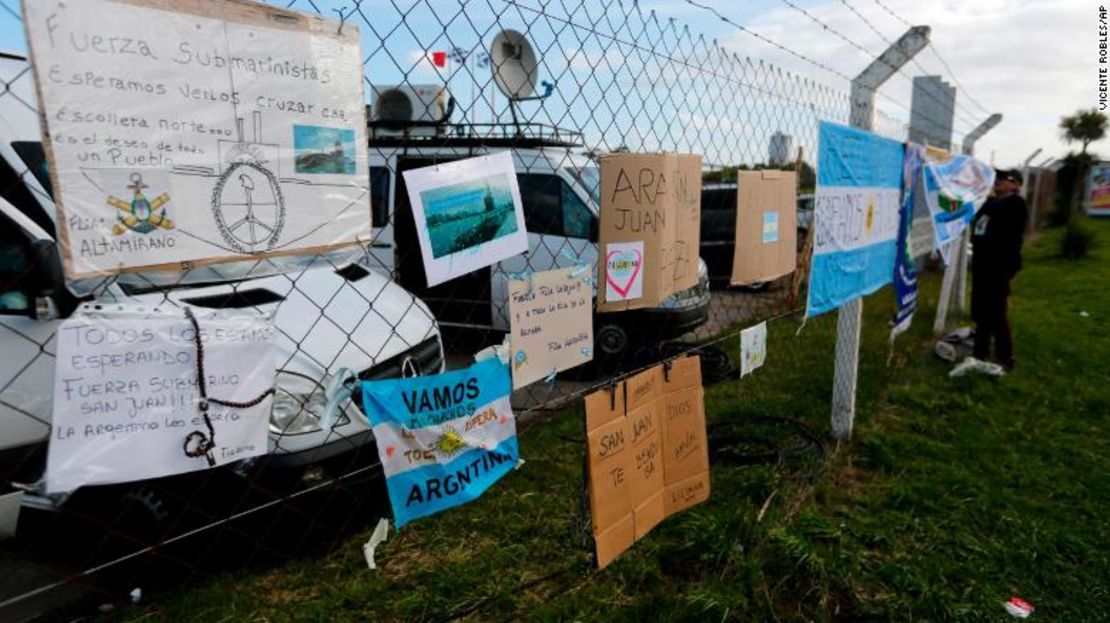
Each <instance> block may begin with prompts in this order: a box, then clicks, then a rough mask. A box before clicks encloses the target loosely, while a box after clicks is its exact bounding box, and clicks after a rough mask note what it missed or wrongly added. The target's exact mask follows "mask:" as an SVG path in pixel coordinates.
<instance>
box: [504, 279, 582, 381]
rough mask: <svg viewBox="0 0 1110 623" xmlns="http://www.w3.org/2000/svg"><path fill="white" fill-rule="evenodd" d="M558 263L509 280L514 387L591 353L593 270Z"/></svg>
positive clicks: (575, 361)
mask: <svg viewBox="0 0 1110 623" xmlns="http://www.w3.org/2000/svg"><path fill="white" fill-rule="evenodd" d="M584 273H585V267H583V268H570V269H566V268H561V269H557V270H548V271H544V272H539V273H534V274H532V275H529V276H528V277H526V278H524V279H510V280H509V316H510V318H511V320H512V340H511V342H512V358H513V363H512V365H513V388H514V389H519V388H521V387H524V386H526V385H530V384H532V383H534V382H536V381H538V380H540V379H542V378H546V377H547V376H549V375H551V374H555V373H556V372H561V371H563V370H568V369H570V368H573V367H575V366H578V365H581V364H583V363H586V362H587V361H590V360H591V359H593V345H594V332H593V285H592V278H591V277H592V275H588V274H584Z"/></svg>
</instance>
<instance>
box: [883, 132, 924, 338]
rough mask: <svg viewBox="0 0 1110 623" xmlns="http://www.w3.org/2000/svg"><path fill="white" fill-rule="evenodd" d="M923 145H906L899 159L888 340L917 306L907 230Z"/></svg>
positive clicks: (904, 325) (909, 320)
mask: <svg viewBox="0 0 1110 623" xmlns="http://www.w3.org/2000/svg"><path fill="white" fill-rule="evenodd" d="M924 158H925V148H924V147H922V146H920V145H909V146H907V147H906V155H905V158H904V159H903V163H902V211H901V216H900V220H899V225H898V242H897V252H896V254H895V256H894V304H895V306H896V307H895V310H896V311H895V312H894V318H892V319H891V321H890V341H891V342H893V341H894V339H895V338H896V337H898V335H899V334H901V333H903V332H904V331H905V330H906V329H909V328H910V324H911V323H913V313H914V312H915V311H916V310H917V262H915V261H914V259H913V253H912V252H911V249H910V244H909V239H910V230H911V228H912V227H913V208H914V199H915V197H914V195H915V194H917V193H918V192H919V189H920V187H921V184H920V183H919V180H920V179H921V173H920V172H921V166H922V164H923V163H924Z"/></svg>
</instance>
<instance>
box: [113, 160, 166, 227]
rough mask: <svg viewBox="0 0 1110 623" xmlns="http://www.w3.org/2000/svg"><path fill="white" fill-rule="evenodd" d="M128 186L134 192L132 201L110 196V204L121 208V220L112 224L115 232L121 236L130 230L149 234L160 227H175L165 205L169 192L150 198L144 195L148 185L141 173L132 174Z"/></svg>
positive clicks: (119, 217)
mask: <svg viewBox="0 0 1110 623" xmlns="http://www.w3.org/2000/svg"><path fill="white" fill-rule="evenodd" d="M127 187H128V188H129V189H131V190H132V191H133V192H134V194H133V195H132V196H131V201H130V202H127V201H124V200H123V199H119V198H117V197H111V196H109V197H108V205H110V206H112V207H113V208H116V209H117V210H119V214H117V215H116V217H117V218H118V219H119V222H118V223H116V224H115V225H113V226H112V233H113V234H115V235H117V236H119V235H122V234H123V233H125V232H128V231H133V232H136V233H140V234H149V233H150V232H152V231H154V230H155V229H157V228H159V227H161V228H163V229H173V221H171V220H170V219H169V217H167V216H166V208H165V205H166V204H167V203H169V202H170V195H169V194H168V193H162V194H160V195H158V196H157V197H155V198H154V199H149V200H148V199H147V198H146V196H145V195H143V189H144V188H148V186H147V185H146V184H144V183H143V176H142V175H141V174H139V173H132V174H131V183H130V184H128V185H127Z"/></svg>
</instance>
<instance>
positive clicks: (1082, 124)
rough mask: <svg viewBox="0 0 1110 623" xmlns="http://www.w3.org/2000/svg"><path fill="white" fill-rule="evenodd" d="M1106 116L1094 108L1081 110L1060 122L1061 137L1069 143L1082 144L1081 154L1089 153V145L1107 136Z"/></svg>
mask: <svg viewBox="0 0 1110 623" xmlns="http://www.w3.org/2000/svg"><path fill="white" fill-rule="evenodd" d="M1106 124H1107V118H1106V115H1104V114H1102V113H1100V112H1098V111H1097V110H1095V109H1094V108H1092V109H1090V110H1080V111H1079V112H1077V113H1075V114H1074V115H1072V116H1070V117H1064V118H1063V119H1061V120H1060V137H1061V138H1062V139H1064V141H1065V142H1067V143H1082V144H1083V149H1082V150H1081V152H1080V153H1083V154H1086V153H1087V145H1090V144H1091V143H1092V142H1094V141H1097V140H1099V139H1101V138H1102V137H1104V136H1106Z"/></svg>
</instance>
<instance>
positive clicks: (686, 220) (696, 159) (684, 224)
mask: <svg viewBox="0 0 1110 623" xmlns="http://www.w3.org/2000/svg"><path fill="white" fill-rule="evenodd" d="M674 160H675V165H674V174H673V175H672V177H671V178H672V180H673V187H674V197H675V232H674V233H675V238H674V268H673V273H674V289H675V291H676V292H681V291H682V290H687V289H689V288H692V287H694V286H696V285H698V247H699V246H700V245H701V156H697V155H690V154H676V155H675V156H674Z"/></svg>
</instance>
